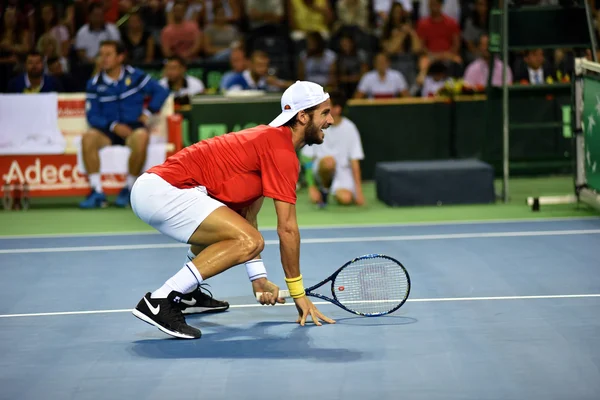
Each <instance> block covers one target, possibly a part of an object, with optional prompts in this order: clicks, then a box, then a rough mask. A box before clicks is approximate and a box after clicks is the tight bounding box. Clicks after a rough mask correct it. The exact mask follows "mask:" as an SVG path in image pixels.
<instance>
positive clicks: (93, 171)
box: [79, 129, 111, 208]
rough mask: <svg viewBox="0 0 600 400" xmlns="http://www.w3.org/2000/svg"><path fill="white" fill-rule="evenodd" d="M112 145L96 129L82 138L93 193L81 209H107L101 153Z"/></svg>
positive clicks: (83, 154) (84, 158)
mask: <svg viewBox="0 0 600 400" xmlns="http://www.w3.org/2000/svg"><path fill="white" fill-rule="evenodd" d="M110 145H111V141H110V138H109V137H108V136H106V135H105V134H103V133H102V132H100V131H98V130H96V129H90V130H89V131H87V132H86V133H84V134H83V137H82V138H81V152H82V156H83V164H84V166H85V170H86V172H87V174H88V179H89V181H90V186H91V187H92V192H91V193H90V194H89V195H88V197H87V198H86V199H85V200H84V201H82V202H81V203H80V204H79V206H80V207H81V208H96V207H105V206H106V205H107V202H106V196H105V195H104V193H103V191H102V181H101V177H100V154H99V153H100V150H101V149H102V148H104V147H106V146H110Z"/></svg>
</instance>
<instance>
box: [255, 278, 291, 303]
mask: <svg viewBox="0 0 600 400" xmlns="http://www.w3.org/2000/svg"><path fill="white" fill-rule="evenodd" d="M252 290H253V291H254V296H256V293H260V292H262V295H261V296H260V299H259V302H260V304H263V305H265V304H270V305H272V306H274V305H275V304H276V303H280V304H283V303H285V299H284V298H282V297H279V287H278V286H277V285H276V284H274V283H273V282H270V281H268V280H267V278H259V279H256V280H254V281H252Z"/></svg>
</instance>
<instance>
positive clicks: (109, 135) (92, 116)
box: [80, 40, 169, 208]
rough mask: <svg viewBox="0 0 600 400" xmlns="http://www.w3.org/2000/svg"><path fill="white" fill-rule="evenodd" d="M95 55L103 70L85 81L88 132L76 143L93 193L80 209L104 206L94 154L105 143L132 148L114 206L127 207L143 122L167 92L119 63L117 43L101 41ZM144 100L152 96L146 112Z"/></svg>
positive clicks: (139, 164)
mask: <svg viewBox="0 0 600 400" xmlns="http://www.w3.org/2000/svg"><path fill="white" fill-rule="evenodd" d="M98 55H99V57H100V59H101V60H100V63H101V68H102V72H100V73H98V74H97V75H96V76H94V77H93V78H92V79H90V80H89V81H88V83H87V89H86V92H87V95H86V110H87V121H88V124H89V125H90V130H89V131H88V132H86V133H85V134H84V135H83V138H82V142H81V146H82V153H83V154H82V155H83V162H84V164H85V169H86V171H87V173H88V177H89V181H90V186H91V187H92V191H91V193H90V194H89V195H88V197H87V198H86V199H85V200H84V201H82V202H81V203H80V207H81V208H96V207H105V206H106V205H107V201H106V196H105V195H104V193H103V191H102V184H101V181H100V157H99V151H100V149H102V148H103V147H106V146H110V145H121V146H123V145H126V146H128V147H129V148H130V149H131V156H130V157H129V175H128V176H127V185H126V186H125V187H124V188H123V190H122V191H121V193H119V196H118V197H117V200H116V202H115V204H116V205H117V206H118V207H126V206H127V205H129V193H130V191H131V188H132V186H133V184H134V182H135V180H136V178H137V177H138V176H139V175H140V173H141V172H142V168H143V167H144V163H145V162H146V150H147V148H148V142H149V140H150V135H149V132H148V129H147V128H146V124H147V122H148V118H149V116H151V115H152V114H153V113H158V112H159V111H160V109H161V107H162V105H163V103H164V101H165V100H166V99H167V97H168V96H169V91H168V90H167V89H165V88H163V87H162V86H161V85H159V84H158V82H157V81H156V80H154V79H152V78H150V76H149V75H148V74H146V73H145V72H143V71H141V70H139V69H136V68H133V67H131V66H129V65H123V58H124V56H125V49H124V47H123V45H122V44H121V43H120V42H115V41H108V40H107V41H104V42H102V43H101V45H100V51H99V54H98ZM146 96H150V97H151V99H150V103H149V105H148V109H144V99H145V97H146Z"/></svg>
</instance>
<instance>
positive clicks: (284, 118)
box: [269, 111, 296, 128]
mask: <svg viewBox="0 0 600 400" xmlns="http://www.w3.org/2000/svg"><path fill="white" fill-rule="evenodd" d="M294 115H296V113H295V112H292V111H284V112H282V113H281V114H279V115H278V116H277V118H275V119H274V120H273V121H271V123H270V124H269V126H272V127H275V128H277V127H280V126H281V125H283V124H285V123H286V122H288V121H289V120H290V119H292V118H293V117H294Z"/></svg>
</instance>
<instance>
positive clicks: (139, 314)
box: [131, 309, 200, 339]
mask: <svg viewBox="0 0 600 400" xmlns="http://www.w3.org/2000/svg"><path fill="white" fill-rule="evenodd" d="M131 313H132V314H133V315H134V316H135V317H137V318H139V319H141V320H142V321H144V322H145V323H147V324H150V325H152V326H155V327H157V328H158V329H160V330H161V331H162V332H164V333H166V334H167V335H171V336H173V337H176V338H179V339H200V336H199V337H194V336H190V335H186V334H185V333H179V332H175V331H171V330H169V329H167V328H165V327H164V326H162V325H160V324H158V323H157V322H156V321H154V320H153V319H151V318H149V317H148V316H147V315H146V314H144V313H142V312H140V311H138V310H136V309H133V311H132V312H131Z"/></svg>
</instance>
